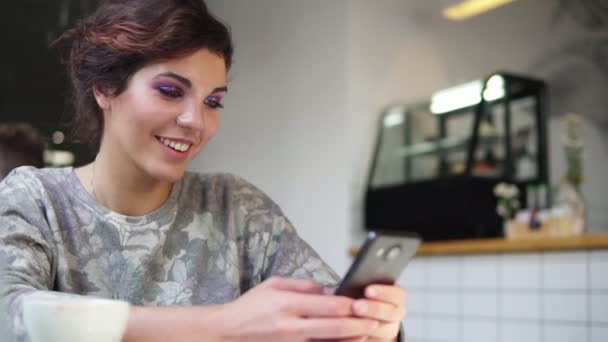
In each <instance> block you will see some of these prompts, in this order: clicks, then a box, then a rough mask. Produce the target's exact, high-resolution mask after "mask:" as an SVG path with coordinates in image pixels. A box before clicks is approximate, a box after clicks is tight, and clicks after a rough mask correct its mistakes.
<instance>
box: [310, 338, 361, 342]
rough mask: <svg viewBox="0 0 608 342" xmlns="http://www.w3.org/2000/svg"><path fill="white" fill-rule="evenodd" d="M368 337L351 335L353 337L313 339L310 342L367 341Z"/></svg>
mask: <svg viewBox="0 0 608 342" xmlns="http://www.w3.org/2000/svg"><path fill="white" fill-rule="evenodd" d="M367 341H369V340H368V339H367V338H366V337H351V338H330V339H322V340H318V339H312V340H309V342H367Z"/></svg>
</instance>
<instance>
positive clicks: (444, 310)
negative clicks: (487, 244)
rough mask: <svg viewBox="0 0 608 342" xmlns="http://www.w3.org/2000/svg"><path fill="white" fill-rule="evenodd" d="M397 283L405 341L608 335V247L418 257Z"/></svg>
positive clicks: (499, 341) (570, 341)
mask: <svg viewBox="0 0 608 342" xmlns="http://www.w3.org/2000/svg"><path fill="white" fill-rule="evenodd" d="M412 266H413V269H411V270H410V269H409V268H410V267H412ZM400 283H401V284H403V285H404V286H405V287H406V289H407V288H408V287H411V289H408V294H409V297H408V303H407V305H408V310H409V315H408V318H407V319H406V336H407V337H408V341H409V342H476V341H483V342H608V251H591V252H586V251H582V252H567V253H525V254H504V255H498V256H450V257H422V258H418V259H416V262H415V263H412V264H411V265H410V266H408V271H406V275H405V276H404V278H402V279H401V281H400ZM410 319H411V321H409V320H410Z"/></svg>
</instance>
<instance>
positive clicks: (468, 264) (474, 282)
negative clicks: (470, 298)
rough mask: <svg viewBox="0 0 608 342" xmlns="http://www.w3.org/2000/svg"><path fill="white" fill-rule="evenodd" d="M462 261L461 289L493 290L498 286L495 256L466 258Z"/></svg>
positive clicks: (496, 258) (496, 257)
mask: <svg viewBox="0 0 608 342" xmlns="http://www.w3.org/2000/svg"><path fill="white" fill-rule="evenodd" d="M462 261H463V262H462V286H463V287H465V288H486V289H488V288H489V289H495V288H496V287H497V286H498V268H497V267H496V265H497V263H498V256H497V255H490V256H485V255H484V256H466V257H464V258H463V260H462Z"/></svg>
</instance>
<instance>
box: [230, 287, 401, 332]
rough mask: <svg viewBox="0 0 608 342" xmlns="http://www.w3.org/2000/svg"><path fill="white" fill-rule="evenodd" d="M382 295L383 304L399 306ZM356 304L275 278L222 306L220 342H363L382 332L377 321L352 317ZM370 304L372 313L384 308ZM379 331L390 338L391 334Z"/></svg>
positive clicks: (315, 289) (316, 289)
mask: <svg viewBox="0 0 608 342" xmlns="http://www.w3.org/2000/svg"><path fill="white" fill-rule="evenodd" d="M382 294H383V297H382V298H386V297H390V298H388V299H389V300H391V299H392V300H396V299H394V298H393V297H392V296H387V295H386V294H385V293H384V292H382ZM354 303H355V300H353V299H351V298H346V297H341V296H328V295H325V294H323V289H322V288H321V286H319V285H318V284H317V283H315V282H313V281H309V280H298V279H284V278H271V279H269V280H267V281H265V282H263V283H261V284H260V285H258V286H256V287H254V288H253V289H251V290H249V291H248V292H246V293H245V294H244V295H243V296H241V297H239V298H238V299H237V300H235V301H234V302H232V303H229V304H226V305H224V309H223V310H222V312H221V313H220V315H221V316H222V319H221V321H222V327H221V330H222V334H221V335H222V340H234V341H264V342H266V341H277V342H280V341H289V342H292V341H295V342H298V341H302V342H304V341H310V340H314V339H324V340H332V341H334V340H351V339H354V340H360V339H362V338H365V337H366V336H369V335H370V334H371V333H372V332H374V331H378V330H379V329H380V327H381V324H380V323H379V322H378V321H379V319H378V318H377V317H376V315H371V314H369V315H368V316H370V317H369V318H367V317H354V316H353V312H352V308H353V304H354ZM372 303H373V304H374V308H375V307H376V306H378V305H379V304H380V302H375V301H373V302H372ZM389 318H390V319H394V317H393V316H391V317H389ZM382 322H385V321H384V320H382ZM383 324H386V323H383ZM381 330H382V331H384V330H387V331H386V333H387V334H390V333H391V331H389V330H390V329H387V328H382V329H381Z"/></svg>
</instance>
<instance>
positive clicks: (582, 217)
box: [554, 182, 587, 235]
mask: <svg viewBox="0 0 608 342" xmlns="http://www.w3.org/2000/svg"><path fill="white" fill-rule="evenodd" d="M554 208H555V209H554V210H556V211H557V212H558V213H559V214H560V216H562V217H564V219H565V222H564V223H566V224H565V227H564V228H565V229H566V230H567V232H562V234H560V235H582V234H583V233H584V232H585V229H586V223H587V222H586V221H587V208H586V206H585V199H584V197H583V194H582V192H581V190H580V187H578V186H576V185H574V184H571V183H568V182H563V183H562V184H560V186H559V189H558V192H557V195H556V197H555V201H554ZM562 226H564V225H562Z"/></svg>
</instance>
